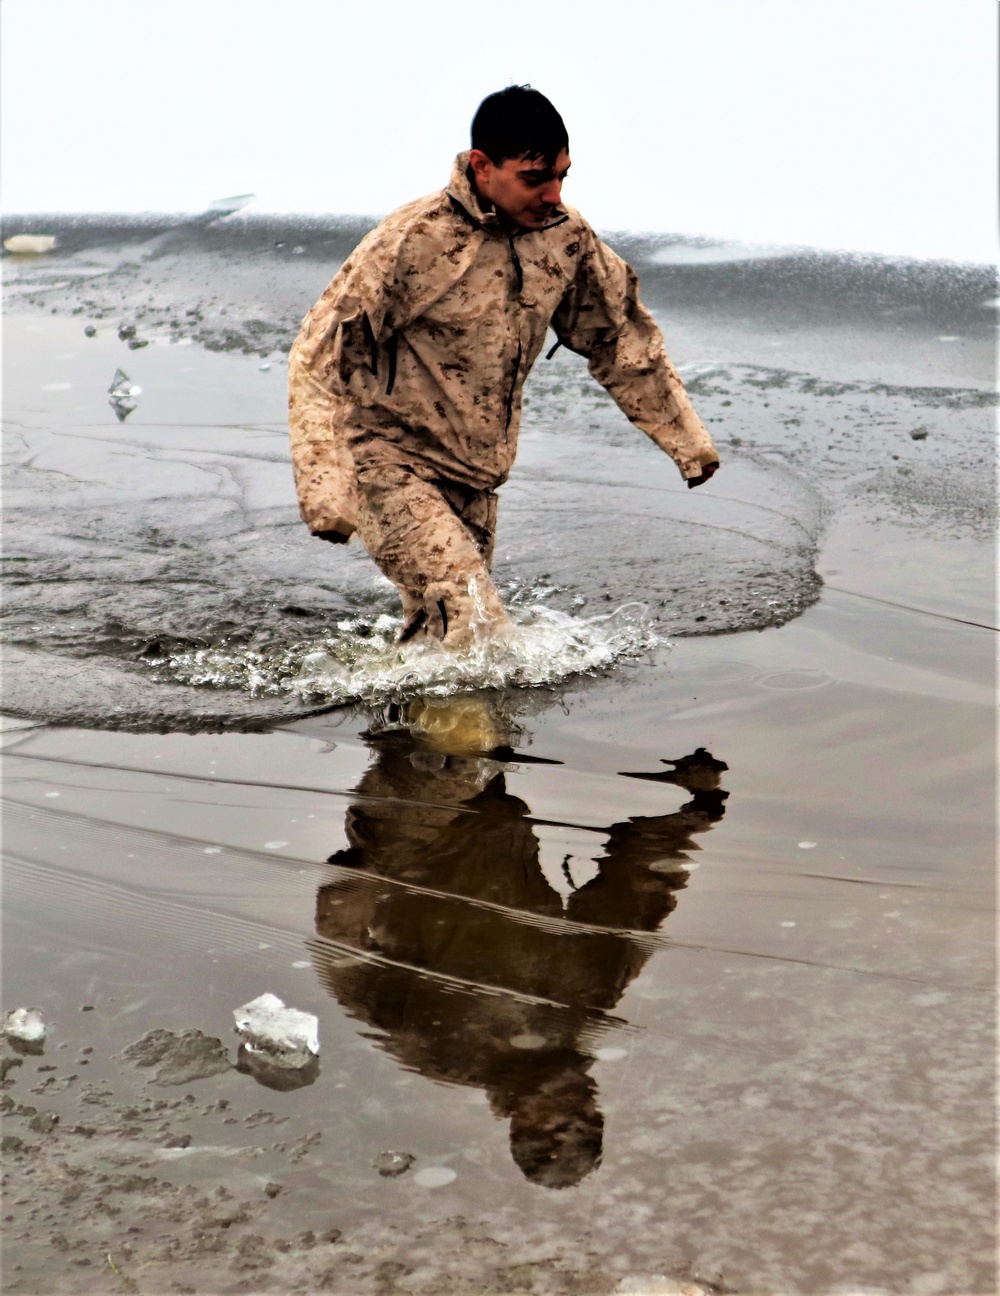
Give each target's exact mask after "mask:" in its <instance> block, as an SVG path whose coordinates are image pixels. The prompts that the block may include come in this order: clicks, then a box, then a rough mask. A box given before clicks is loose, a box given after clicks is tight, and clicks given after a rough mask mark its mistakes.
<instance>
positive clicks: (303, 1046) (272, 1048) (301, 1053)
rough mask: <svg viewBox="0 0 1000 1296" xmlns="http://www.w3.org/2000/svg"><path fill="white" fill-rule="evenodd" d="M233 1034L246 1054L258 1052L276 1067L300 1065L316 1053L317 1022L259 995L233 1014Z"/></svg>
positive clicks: (281, 1003) (272, 999)
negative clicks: (234, 1026)
mask: <svg viewBox="0 0 1000 1296" xmlns="http://www.w3.org/2000/svg"><path fill="white" fill-rule="evenodd" d="M233 1018H234V1020H235V1022H236V1033H237V1034H238V1035H240V1036H241V1037H242V1039H243V1043H244V1045H245V1047H246V1050H247V1052H248V1053H262V1054H264V1055H266V1056H267V1058H268V1059H269V1060H270V1061H271V1062H272V1063H274V1064H275V1065H278V1066H289V1067H296V1066H304V1065H306V1064H307V1063H309V1062H311V1061H312V1059H313V1058H314V1057H316V1055H317V1054H318V1053H319V1021H318V1019H317V1018H316V1017H314V1016H313V1014H312V1013H306V1012H300V1011H299V1010H298V1009H297V1008H286V1007H285V1005H284V1003H283V1002H282V1000H280V999H279V998H278V996H277V995H274V994H270V993H268V994H262V995H259V996H258V997H257V998H256V999H251V1001H250V1002H249V1003H246V1004H244V1005H243V1007H242V1008H237V1009H235V1011H234V1012H233Z"/></svg>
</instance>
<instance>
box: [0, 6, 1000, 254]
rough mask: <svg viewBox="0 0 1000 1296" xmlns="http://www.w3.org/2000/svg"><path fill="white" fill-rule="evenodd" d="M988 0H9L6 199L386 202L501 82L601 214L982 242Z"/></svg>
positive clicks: (590, 210)
mask: <svg viewBox="0 0 1000 1296" xmlns="http://www.w3.org/2000/svg"><path fill="white" fill-rule="evenodd" d="M997 12H998V11H997V5H996V0H501V3H481V2H480V3H477V0H3V3H2V8H0V24H2V38H3V52H2V81H0V94H2V118H0V129H2V183H3V190H2V198H3V205H4V207H5V209H6V210H7V211H8V212H27V211H50V212H51V211H62V212H71V211H132V212H135V211H197V210H201V209H202V208H203V207H205V206H207V205H208V203H209V202H210V201H211V200H212V199H214V198H218V197H222V196H224V195H228V194H234V193H244V192H252V193H255V194H256V195H257V200H256V202H255V203H254V204H253V205H252V206H251V207H250V208H249V209H248V210H249V211H251V212H252V211H258V212H331V213H354V212H363V213H382V212H385V211H388V210H390V209H392V208H393V207H396V206H399V205H400V204H401V203H403V202H407V201H409V200H410V199H411V198H415V197H418V196H419V195H420V194H423V193H427V192H430V191H431V190H433V189H435V188H439V187H440V186H441V185H443V184H444V183H445V181H446V179H447V174H448V169H449V165H450V162H451V159H452V157H453V155H454V154H455V153H456V152H457V151H458V150H459V149H462V148H466V147H468V127H469V121H470V120H471V117H472V114H473V112H474V111H475V108H476V106H477V104H478V102H479V101H480V99H481V98H482V97H483V96H484V95H486V94H488V93H490V92H491V91H493V90H496V89H500V88H501V87H502V86H503V85H505V84H508V83H509V82H511V81H516V82H530V83H531V84H532V85H535V86H536V87H537V88H538V89H540V90H542V91H543V92H544V93H545V94H547V95H548V96H549V98H551V99H552V100H553V102H554V103H555V104H556V106H557V107H558V108H559V110H560V112H561V113H562V115H563V117H564V119H565V120H566V124H567V126H568V128H569V134H570V144H571V150H572V155H573V171H572V174H571V177H570V180H569V181H568V182H567V185H566V189H565V191H564V196H565V198H566V200H567V201H568V202H571V203H573V204H574V205H575V206H577V207H579V208H580V209H581V210H582V212H583V213H584V215H585V216H586V217H587V218H588V219H589V220H590V221H591V222H592V223H593V224H595V225H597V226H598V227H599V228H602V229H636V230H654V231H660V232H678V233H681V232H682V233H689V234H702V235H710V236H720V237H731V238H744V239H750V240H756V241H765V242H774V243H800V244H809V245H813V246H817V247H845V248H854V249H857V250H861V251H882V252H889V253H899V254H904V255H912V256H928V257H951V258H955V259H959V260H978V261H990V260H993V259H995V256H996V215H995V194H996V151H997V124H996V93H997V91H996V80H997V74H996V68H995V65H996V27H997Z"/></svg>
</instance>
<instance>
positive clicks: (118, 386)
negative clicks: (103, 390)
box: [108, 369, 142, 400]
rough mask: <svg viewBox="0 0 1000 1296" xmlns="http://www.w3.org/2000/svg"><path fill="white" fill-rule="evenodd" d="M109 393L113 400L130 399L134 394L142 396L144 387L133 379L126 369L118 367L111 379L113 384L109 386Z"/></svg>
mask: <svg viewBox="0 0 1000 1296" xmlns="http://www.w3.org/2000/svg"><path fill="white" fill-rule="evenodd" d="M108 395H109V396H110V397H111V398H112V399H113V400H129V399H131V397H133V396H141V395H142V388H141V387H140V386H139V384H138V383H134V382H133V381H132V379H131V378H130V377H129V376H128V374H127V373H126V372H125V370H124V369H116V370H115V376H114V377H113V378H112V379H111V386H110V387H109V388H108Z"/></svg>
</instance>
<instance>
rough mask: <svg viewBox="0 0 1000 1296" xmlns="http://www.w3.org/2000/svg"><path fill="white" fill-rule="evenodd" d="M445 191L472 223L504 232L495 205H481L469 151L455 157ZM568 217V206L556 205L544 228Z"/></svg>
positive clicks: (559, 223) (548, 227) (549, 227)
mask: <svg viewBox="0 0 1000 1296" xmlns="http://www.w3.org/2000/svg"><path fill="white" fill-rule="evenodd" d="M445 193H446V194H447V195H448V197H449V198H450V199H451V201H452V204H453V205H454V206H455V207H457V208H458V209H459V211H460V212H461V214H462V215H463V216H464V217H465V219H466V220H467V221H469V223H470V224H471V225H474V226H477V227H479V228H482V229H487V230H496V231H498V232H502V230H503V226H502V225H501V224H500V220H499V218H498V217H497V214H496V211H495V210H494V208H493V207H489V208H484V207H482V206H481V205H480V202H479V198H478V196H477V194H476V191H475V189H474V188H473V186H472V180H471V178H470V175H469V154H468V151H466V152H465V153H459V155H458V157H456V158H455V162H454V165H453V166H452V168H451V179H450V180H449V181H448V186H447V188H446V189H445ZM568 217H569V213H568V212H567V211H566V208H565V207H563V206H561V205H560V206H558V207H556V209H555V212H554V213H553V217H552V220H550V221H549V223H548V224H547V225H543V226H542V229H551V228H552V226H553V225H561V224H562V223H563V221H564V220H567V219H568ZM536 232H537V231H536Z"/></svg>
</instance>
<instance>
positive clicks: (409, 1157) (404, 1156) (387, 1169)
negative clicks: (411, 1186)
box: [372, 1152, 417, 1179]
mask: <svg viewBox="0 0 1000 1296" xmlns="http://www.w3.org/2000/svg"><path fill="white" fill-rule="evenodd" d="M416 1159H417V1158H416V1157H415V1156H413V1154H412V1153H410V1152H380V1153H379V1154H378V1156H376V1157H373V1158H372V1165H373V1166H374V1167H375V1169H376V1170H377V1171H378V1172H379V1174H380V1175H381V1176H382V1177H383V1179H395V1178H397V1177H398V1176H399V1175H403V1174H406V1172H407V1170H409V1168H410V1166H411V1165H413V1163H414V1161H416Z"/></svg>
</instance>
